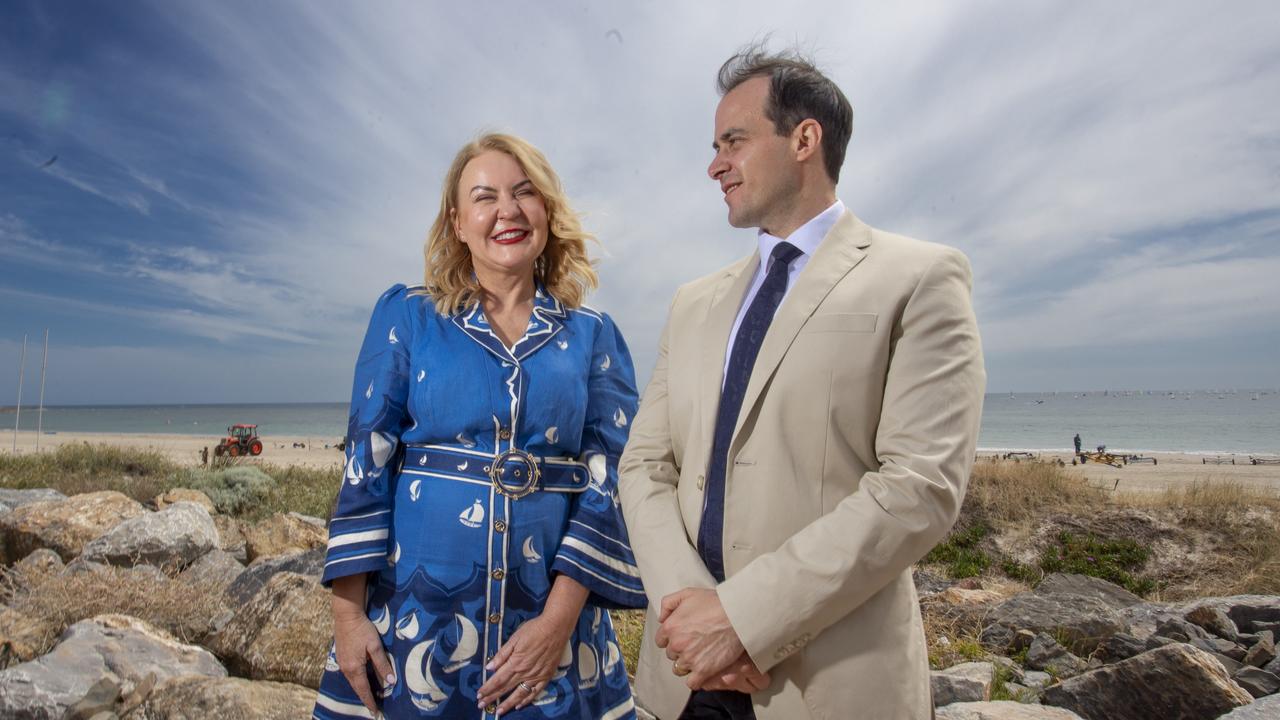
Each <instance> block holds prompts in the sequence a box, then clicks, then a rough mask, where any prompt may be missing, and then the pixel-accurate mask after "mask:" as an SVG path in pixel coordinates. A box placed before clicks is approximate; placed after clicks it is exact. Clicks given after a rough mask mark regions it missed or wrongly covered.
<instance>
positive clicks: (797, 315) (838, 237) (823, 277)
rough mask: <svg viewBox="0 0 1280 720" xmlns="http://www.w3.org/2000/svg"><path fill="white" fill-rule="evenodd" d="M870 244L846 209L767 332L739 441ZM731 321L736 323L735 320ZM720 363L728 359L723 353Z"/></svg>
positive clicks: (746, 398)
mask: <svg viewBox="0 0 1280 720" xmlns="http://www.w3.org/2000/svg"><path fill="white" fill-rule="evenodd" d="M870 244H871V232H870V229H869V228H868V227H867V226H866V225H864V224H862V221H860V220H858V218H857V217H856V216H854V214H853V213H851V212H849V211H847V210H846V211H845V212H844V214H843V215H841V216H840V219H839V220H837V221H836V224H835V226H833V227H832V228H831V231H830V232H828V233H827V236H826V237H825V238H823V240H822V243H821V244H820V245H819V246H818V249H817V250H816V251H815V252H814V254H813V257H811V258H809V262H808V264H806V265H805V267H804V270H802V271H801V272H800V276H799V277H798V278H796V285H795V287H793V288H791V291H790V292H789V293H787V297H786V299H785V300H783V301H782V305H781V306H780V307H779V308H778V312H777V313H776V314H775V315H774V316H773V322H772V323H770V324H769V331H768V332H767V333H765V336H764V342H763V343H762V344H761V346H760V354H759V355H757V356H756V363H755V365H754V366H753V367H752V369H751V379H750V380H749V381H748V382H747V392H746V395H745V396H744V397H743V398H742V410H741V411H740V412H739V413H738V424H737V426H736V427H734V430H733V433H734V438H735V440H736V438H737V434H738V433H739V432H741V430H742V425H743V423H744V422H745V421H746V418H747V417H748V416H749V415H750V414H751V409H752V407H753V406H754V405H755V404H756V403H757V402H758V401H759V400H760V394H761V393H762V392H763V391H764V387H765V385H767V384H768V382H769V379H770V378H772V377H773V373H774V371H775V370H777V369H778V364H779V363H781V362H782V358H783V356H785V355H786V353H787V349H788V348H790V347H791V343H792V342H793V341H794V340H795V339H796V335H797V334H798V333H799V332H800V328H801V327H803V326H804V323H805V321H806V320H808V319H809V316H810V315H812V314H813V311H814V310H816V309H817V308H818V305H819V304H820V303H821V302H822V300H823V299H824V298H826V296H827V294H828V293H830V292H831V289H832V288H833V287H835V285H836V283H838V282H840V280H841V279H842V278H843V277H844V276H845V275H847V274H849V271H850V270H852V269H853V268H854V267H855V266H856V265H857V264H858V263H860V262H862V259H863V258H864V257H866V256H867V253H866V252H865V248H866V247H867V246H868V245H870ZM744 292H745V288H744ZM739 297H741V295H739ZM735 309H736V308H735ZM729 322H730V323H732V322H733V320H732V317H731V318H730V320H729ZM720 360H721V361H722V362H723V360H724V354H723V352H722V353H721V356H720ZM715 387H716V392H717V393H719V391H720V384H719V383H716V386H715ZM730 446H732V443H730Z"/></svg>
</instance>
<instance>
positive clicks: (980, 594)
mask: <svg viewBox="0 0 1280 720" xmlns="http://www.w3.org/2000/svg"><path fill="white" fill-rule="evenodd" d="M933 597H934V598H935V599H937V600H940V601H942V602H945V603H947V604H948V605H958V606H963V607H981V606H984V605H991V604H993V603H998V602H1000V601H1001V600H1004V595H1002V594H1000V593H999V592H996V591H995V590H980V589H979V590H970V589H967V588H962V587H959V586H953V587H949V588H947V589H946V590H943V591H942V592H940V593H938V594H937V595H934V596H933Z"/></svg>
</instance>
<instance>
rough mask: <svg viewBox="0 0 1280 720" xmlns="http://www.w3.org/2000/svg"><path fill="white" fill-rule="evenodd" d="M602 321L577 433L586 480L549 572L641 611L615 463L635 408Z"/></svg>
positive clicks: (624, 360) (610, 328)
mask: <svg viewBox="0 0 1280 720" xmlns="http://www.w3.org/2000/svg"><path fill="white" fill-rule="evenodd" d="M601 321H602V327H600V329H599V332H598V334H597V335H596V339H595V343H594V347H593V349H592V357H591V372H590V374H589V378H588V381H587V411H586V417H585V427H584V428H583V432H582V459H583V460H584V461H585V462H586V463H587V467H588V468H589V469H590V474H591V482H590V485H589V486H588V488H587V489H586V490H585V491H583V492H581V493H578V494H577V495H575V496H574V500H573V507H572V508H571V509H570V511H569V523H568V527H567V529H566V531H565V535H564V538H563V539H562V540H561V542H560V548H559V549H558V551H557V552H556V557H555V560H554V562H553V563H552V565H551V571H552V572H553V573H563V574H565V575H568V576H569V577H571V578H573V579H574V580H576V581H578V582H579V583H581V584H582V585H583V586H584V587H586V588H587V589H588V590H589V591H591V596H590V597H589V598H588V602H590V603H592V604H594V605H597V606H600V607H604V608H610V609H625V608H642V607H644V606H645V605H646V598H645V594H644V586H643V585H642V584H641V582H640V571H639V569H637V568H636V559H635V556H634V555H633V554H632V552H631V544H630V540H629V539H628V537H627V527H626V525H625V524H624V523H623V520H622V508H621V505H620V501H619V499H618V458H619V457H620V456H621V455H622V448H623V447H624V446H625V445H626V443H627V431H628V427H629V425H630V423H631V419H632V418H633V417H635V413H636V406H637V404H638V396H637V393H636V381H635V369H634V367H633V366H632V363H631V354H630V352H628V350H627V345H626V342H625V341H623V339H622V334H621V333H619V332H618V329H617V326H615V325H614V324H613V320H612V319H610V318H609V316H608V315H603V316H602V318H601Z"/></svg>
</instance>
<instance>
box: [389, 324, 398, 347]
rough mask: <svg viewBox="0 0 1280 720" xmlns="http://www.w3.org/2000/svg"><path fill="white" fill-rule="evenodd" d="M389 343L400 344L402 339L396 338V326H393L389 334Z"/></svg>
mask: <svg viewBox="0 0 1280 720" xmlns="http://www.w3.org/2000/svg"><path fill="white" fill-rule="evenodd" d="M387 342H388V343H391V344H392V345H395V344H396V343H398V342H400V338H398V337H396V326H395V325H392V326H391V332H390V333H388V334H387Z"/></svg>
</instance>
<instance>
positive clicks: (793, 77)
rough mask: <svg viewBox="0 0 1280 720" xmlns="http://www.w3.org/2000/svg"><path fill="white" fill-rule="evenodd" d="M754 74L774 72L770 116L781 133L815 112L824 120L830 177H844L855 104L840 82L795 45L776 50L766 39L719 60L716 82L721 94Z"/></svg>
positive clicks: (768, 104) (768, 105) (767, 102)
mask: <svg viewBox="0 0 1280 720" xmlns="http://www.w3.org/2000/svg"><path fill="white" fill-rule="evenodd" d="M754 77H767V78H769V98H768V99H767V100H765V104H764V112H765V117H767V118H769V119H770V120H772V121H773V128H774V130H776V131H777V133H778V134H779V135H789V134H791V131H792V130H795V129H796V126H797V125H799V124H800V123H801V122H802V121H804V120H806V119H809V118H813V119H814V120H816V121H817V122H818V124H819V125H821V126H822V159H823V162H824V163H825V164H826V166H827V176H828V177H830V178H831V182H833V183H835V182H839V180H840V167H841V166H842V165H844V153H845V150H846V149H847V148H848V147H849V136H850V135H852V134H853V106H852V105H850V104H849V100H848V98H846V97H845V96H844V93H842V92H840V88H839V87H837V86H836V84H835V83H833V82H831V79H830V78H828V77H827V76H826V75H823V74H822V73H821V72H820V71H819V70H818V68H817V67H816V66H814V64H813V61H812V60H810V59H809V58H807V57H805V56H804V55H802V54H800V52H799V51H796V50H784V51H782V52H777V53H771V52H768V51H767V50H766V49H765V46H764V43H754V44H751V45H748V46H746V47H744V48H742V49H741V50H739V51H738V52H737V53H735V54H734V55H733V57H730V58H729V59H728V60H726V61H725V63H724V65H721V66H720V74H719V76H718V77H717V79H716V88H717V89H718V90H719V91H720V95H722V96H723V95H727V94H728V93H729V92H730V91H731V90H733V89H734V88H736V87H738V86H739V85H741V84H742V83H744V82H746V81H747V80H750V79H751V78H754Z"/></svg>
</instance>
